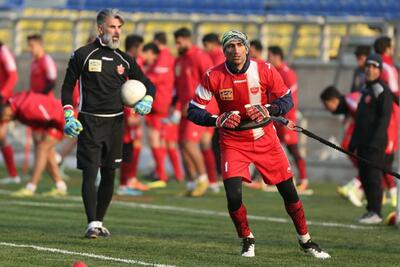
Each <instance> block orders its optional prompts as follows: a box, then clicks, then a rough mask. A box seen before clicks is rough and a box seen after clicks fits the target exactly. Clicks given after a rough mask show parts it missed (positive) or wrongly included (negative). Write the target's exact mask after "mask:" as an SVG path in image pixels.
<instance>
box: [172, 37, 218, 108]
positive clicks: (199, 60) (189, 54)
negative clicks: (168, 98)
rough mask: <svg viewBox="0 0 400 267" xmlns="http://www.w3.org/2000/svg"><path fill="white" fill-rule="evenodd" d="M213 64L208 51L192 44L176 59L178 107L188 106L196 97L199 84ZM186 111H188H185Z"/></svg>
mask: <svg viewBox="0 0 400 267" xmlns="http://www.w3.org/2000/svg"><path fill="white" fill-rule="evenodd" d="M212 65H213V63H212V61H211V58H210V57H209V56H208V54H207V53H206V52H204V51H203V50H202V49H200V48H198V47H197V46H195V45H192V47H191V48H189V50H188V51H186V53H185V54H184V55H181V56H179V57H178V58H177V59H176V61H175V90H176V96H177V98H178V103H177V109H179V110H181V111H182V110H183V109H185V108H187V106H188V104H189V101H190V100H191V99H192V98H193V97H194V95H195V90H196V87H197V85H198V84H199V83H200V81H201V78H202V76H203V74H204V73H206V71H207V70H208V69H209V68H211V67H212ZM183 113H186V112H183Z"/></svg>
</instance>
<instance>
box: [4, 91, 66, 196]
mask: <svg viewBox="0 0 400 267" xmlns="http://www.w3.org/2000/svg"><path fill="white" fill-rule="evenodd" d="M0 110H1V112H0V113H1V121H5V122H8V121H10V120H14V119H15V120H18V121H19V122H21V123H23V124H25V125H27V126H29V127H31V128H33V129H39V130H40V131H41V132H42V133H43V135H42V138H41V139H40V140H37V144H36V146H35V164H34V167H33V171H32V177H31V179H30V182H29V183H28V184H27V185H26V187H25V188H22V189H21V190H19V191H17V192H15V193H13V194H12V195H13V196H18V197H25V196H33V195H34V194H35V191H36V188H37V185H38V183H39V180H40V177H41V176H42V173H43V171H44V169H45V168H46V166H47V170H48V171H49V173H50V175H51V176H52V178H53V180H54V183H55V185H56V188H54V189H53V190H51V191H50V192H48V193H45V195H47V196H64V195H66V193H67V186H66V184H65V182H64V181H63V180H62V178H61V175H60V169H59V167H58V164H57V162H56V157H55V149H54V147H55V145H56V144H57V143H58V142H60V141H61V139H62V138H63V136H64V114H63V109H62V106H61V101H59V100H57V99H55V98H54V97H52V96H48V95H44V94H37V93H33V92H23V93H17V94H15V95H14V96H12V97H11V98H9V100H8V102H7V103H6V104H5V105H4V106H3V107H2V108H1V109H0Z"/></svg>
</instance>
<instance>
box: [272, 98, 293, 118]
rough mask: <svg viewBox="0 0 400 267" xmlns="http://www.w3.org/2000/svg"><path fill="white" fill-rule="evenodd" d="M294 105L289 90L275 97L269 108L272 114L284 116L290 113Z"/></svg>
mask: <svg viewBox="0 0 400 267" xmlns="http://www.w3.org/2000/svg"><path fill="white" fill-rule="evenodd" d="M292 107H293V99H292V93H291V92H289V93H287V94H286V95H284V96H282V97H280V98H277V99H275V100H274V101H273V102H272V103H271V105H270V106H269V107H268V108H267V109H268V112H269V114H270V115H271V116H282V115H285V114H286V113H288V112H289V110H290V109H291V108H292Z"/></svg>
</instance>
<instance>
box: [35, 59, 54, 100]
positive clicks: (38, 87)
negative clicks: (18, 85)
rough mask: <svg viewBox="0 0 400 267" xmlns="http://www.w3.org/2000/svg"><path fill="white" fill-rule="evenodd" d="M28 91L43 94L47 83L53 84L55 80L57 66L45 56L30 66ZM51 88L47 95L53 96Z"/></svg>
mask: <svg viewBox="0 0 400 267" xmlns="http://www.w3.org/2000/svg"><path fill="white" fill-rule="evenodd" d="M30 75H31V76H30V91H32V92H34V93H41V94H44V93H45V92H44V90H45V89H46V88H47V87H48V84H49V83H53V84H54V83H55V81H56V79H57V65H56V63H55V62H54V60H53V59H52V58H51V57H50V56H49V55H47V54H45V55H44V56H43V57H41V58H37V59H34V60H33V61H32V64H31V74H30ZM53 90H54V88H51V90H50V92H49V94H54V92H53Z"/></svg>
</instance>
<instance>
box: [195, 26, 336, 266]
mask: <svg viewBox="0 0 400 267" xmlns="http://www.w3.org/2000/svg"><path fill="white" fill-rule="evenodd" d="M222 44H223V47H224V54H225V57H226V62H225V64H220V65H218V66H215V67H214V68H212V69H210V70H208V71H207V72H206V73H205V74H204V76H203V79H202V81H201V83H200V84H199V86H198V87H197V89H196V95H195V97H194V99H193V100H192V101H191V103H190V106H189V109H188V118H189V119H190V120H192V121H193V122H196V123H197V124H200V125H203V126H209V127H218V128H219V131H220V147H221V154H222V155H221V158H222V164H221V169H222V177H223V179H224V187H225V191H226V197H227V200H228V210H229V214H230V216H231V218H232V221H233V223H234V225H235V227H236V230H237V233H238V235H239V237H240V238H242V239H243V243H242V251H241V255H242V256H244V257H254V256H255V241H254V235H253V233H252V232H251V231H250V228H249V225H248V222H247V211H246V208H245V206H244V204H243V203H242V182H243V181H245V182H251V176H250V173H249V165H250V164H251V163H253V164H254V165H255V166H256V168H257V169H258V171H259V172H260V173H261V175H262V177H263V179H264V181H265V182H266V183H268V184H274V185H276V186H277V188H278V191H279V193H280V194H281V196H282V198H283V199H284V203H285V207H286V211H287V212H288V214H289V215H290V217H291V218H292V220H293V223H294V225H295V228H296V231H297V234H298V239H299V244H300V246H301V248H302V249H303V250H304V251H305V252H306V253H309V254H310V255H312V256H314V257H316V258H322V259H325V258H329V257H330V256H329V254H328V253H326V252H324V251H323V250H321V249H320V248H319V246H318V245H317V244H316V243H314V242H312V241H311V237H310V235H309V233H308V229H307V223H306V219H305V215H304V210H303V206H302V203H301V201H300V199H299V197H298V195H297V192H296V188H295V186H294V184H293V179H292V176H293V174H292V171H291V168H290V165H289V161H288V159H287V157H286V155H285V152H284V150H283V148H282V146H281V144H280V142H279V139H278V137H277V135H276V132H275V130H274V128H273V124H271V123H270V124H268V125H266V126H262V127H261V126H258V127H257V126H255V128H253V129H250V130H241V123H243V122H246V121H247V122H253V123H255V124H256V125H257V123H259V122H261V121H263V120H265V119H268V117H269V116H270V114H271V115H273V116H281V115H284V114H286V113H287V112H288V111H289V110H290V108H291V107H292V106H293V103H292V98H291V93H290V90H289V89H288V87H287V86H286V85H285V84H284V82H283V81H282V78H281V77H280V75H279V73H278V72H277V71H276V69H275V68H274V67H273V66H272V65H271V64H269V63H264V62H259V61H253V60H250V57H249V54H248V53H249V46H250V45H249V42H248V39H247V36H246V35H245V34H244V33H241V32H239V31H234V30H232V31H229V32H227V33H225V34H224V36H223V37H222ZM212 97H215V98H216V100H217V102H218V106H219V109H220V113H221V115H219V116H213V115H212V114H210V113H209V112H207V110H206V109H205V107H206V105H207V104H208V102H210V100H211V99H212ZM235 128H236V129H235Z"/></svg>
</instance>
